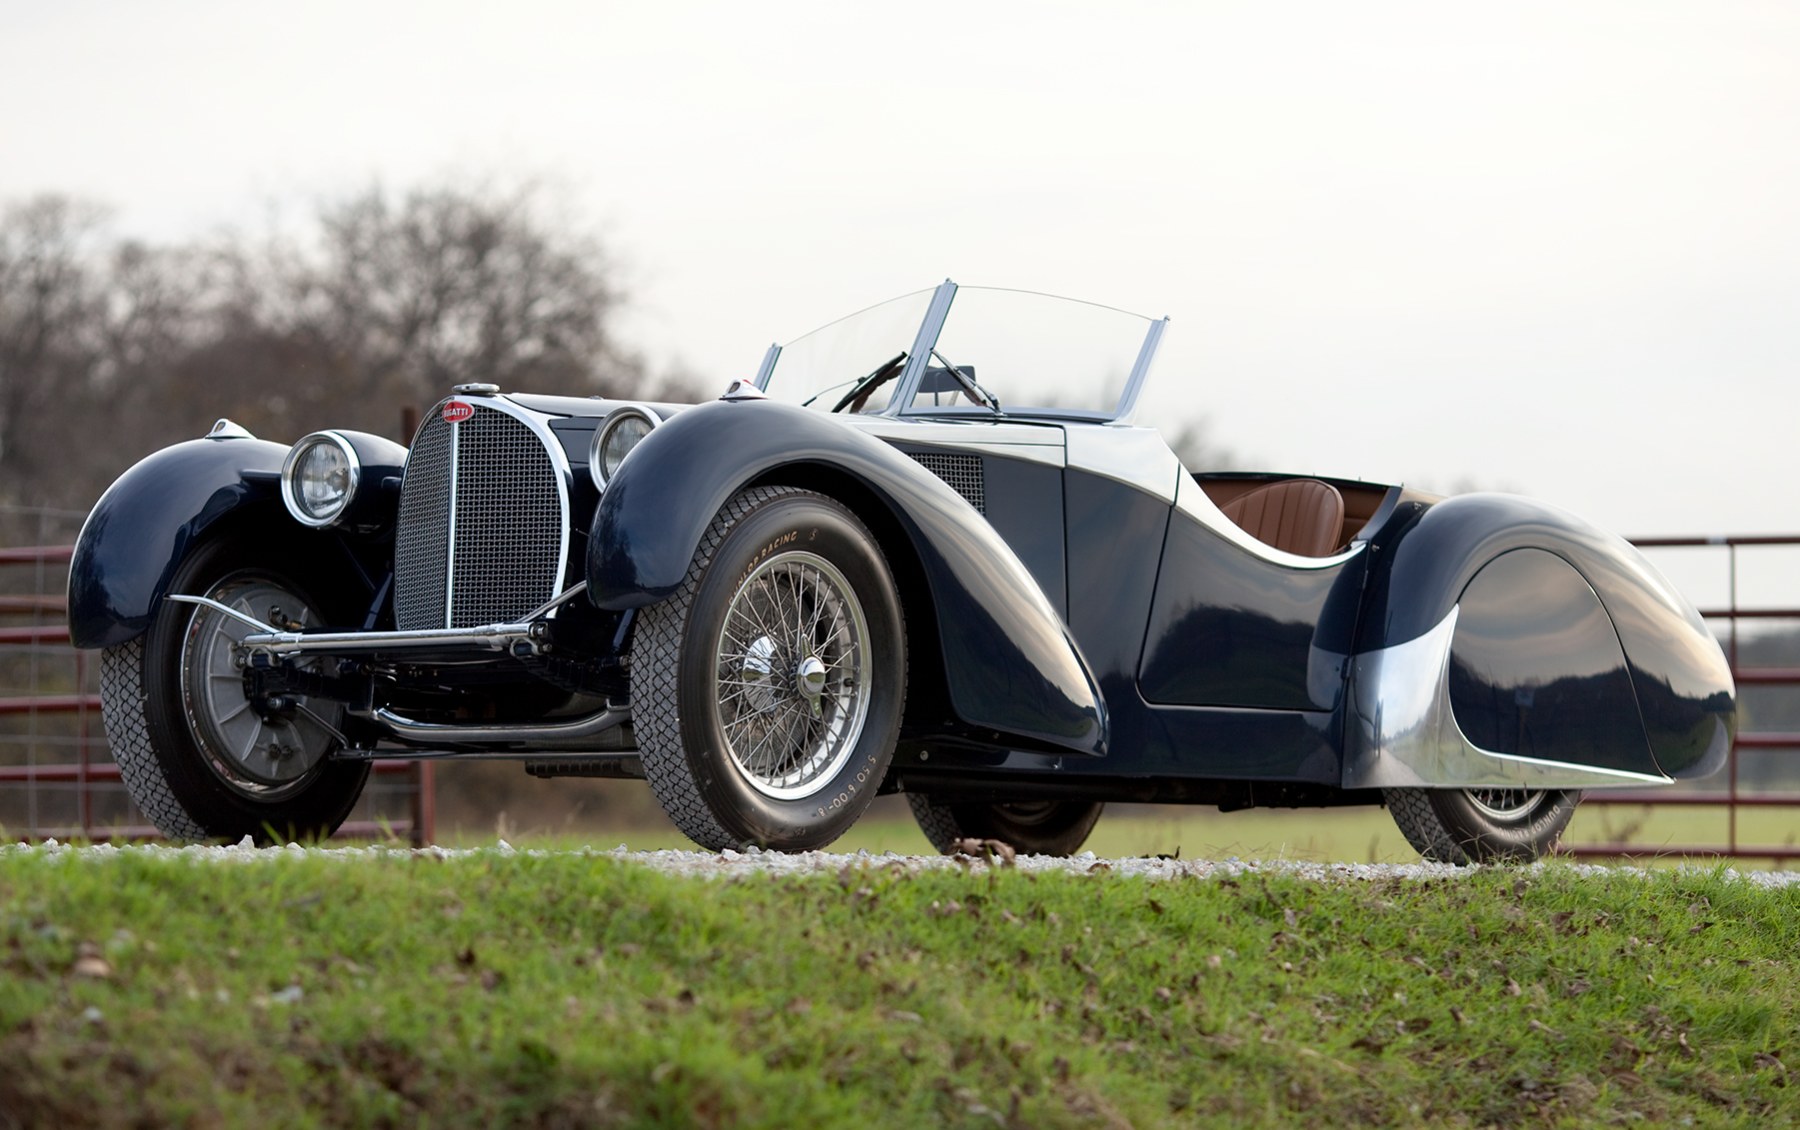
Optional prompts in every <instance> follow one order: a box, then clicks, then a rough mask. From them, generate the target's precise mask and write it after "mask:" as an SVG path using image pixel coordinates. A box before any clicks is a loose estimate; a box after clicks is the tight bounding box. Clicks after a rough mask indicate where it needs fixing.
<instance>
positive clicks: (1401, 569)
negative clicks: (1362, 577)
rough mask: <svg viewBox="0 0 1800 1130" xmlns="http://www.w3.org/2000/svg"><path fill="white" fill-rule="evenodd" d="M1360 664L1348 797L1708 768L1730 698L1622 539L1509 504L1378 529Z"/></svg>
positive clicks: (1692, 619) (1473, 505)
mask: <svg viewBox="0 0 1800 1130" xmlns="http://www.w3.org/2000/svg"><path fill="white" fill-rule="evenodd" d="M1382 541H1383V544H1380V545H1379V546H1378V552H1379V558H1378V560H1377V562H1376V563H1375V566H1374V568H1373V570H1372V572H1371V578H1370V593H1369V598H1368V603H1367V605H1366V606H1365V612H1364V616H1363V621H1362V628H1361V633H1360V639H1359V642H1358V647H1357V655H1356V658H1355V660H1354V662H1353V667H1352V675H1351V679H1352V688H1351V696H1350V702H1351V708H1350V712H1349V717H1348V719H1347V726H1346V741H1345V746H1346V751H1345V769H1344V783H1345V785H1346V786H1348V787H1376V786H1383V787H1391V786H1395V785H1404V786H1415V785H1431V786H1480V787H1485V786H1492V787H1530V788H1540V787H1541V788H1596V787H1605V786H1609V785H1611V786H1619V785H1639V784H1645V783H1656V782H1662V781H1665V780H1667V779H1668V778H1670V777H1672V776H1681V777H1691V776H1700V775H1703V774H1705V773H1709V772H1712V771H1713V770H1714V769H1716V768H1717V767H1718V766H1719V765H1720V764H1721V763H1722V762H1723V759H1724V756H1725V753H1726V751H1727V750H1728V749H1729V748H1730V744H1731V738H1732V735H1733V733H1734V731H1735V726H1736V715H1735V709H1736V705H1735V689H1734V686H1733V683H1732V679H1731V674H1730V669H1729V667H1728V666H1727V664H1726V662H1725V658H1724V655H1723V653H1722V652H1721V651H1720V649H1719V646H1718V643H1717V642H1716V641H1715V640H1714V639H1713V637H1712V635H1711V633H1710V632H1708V631H1707V629H1706V626H1705V623H1704V622H1703V621H1702V620H1701V619H1700V616H1699V614H1698V613H1697V612H1696V611H1695V610H1694V608H1693V606H1692V605H1691V604H1689V603H1688V601H1687V600H1686V599H1685V598H1684V597H1682V596H1681V594H1680V593H1678V592H1676V591H1675V589H1674V588H1673V587H1672V586H1671V585H1669V583H1668V582H1667V581H1666V580H1665V579H1663V577H1662V576H1661V574H1659V573H1658V572H1657V571H1656V570H1655V568H1654V567H1653V566H1652V565H1651V564H1650V563H1649V562H1648V561H1647V560H1645V558H1644V557H1643V555H1642V554H1641V553H1639V552H1638V551H1637V550H1636V549H1635V548H1634V547H1633V546H1631V545H1630V544H1629V543H1628V542H1626V541H1625V540H1624V539H1622V538H1619V537H1616V536H1614V535H1612V534H1608V533H1605V532H1603V531H1601V530H1598V529H1595V528H1594V527H1592V526H1590V525H1588V524H1587V523H1586V522H1583V521H1582V520H1581V519H1579V518H1576V517H1574V516H1573V515H1571V514H1568V513H1566V512H1564V511H1562V510H1558V509H1556V508H1554V507H1551V506H1547V505H1544V504H1542V503H1538V502H1534V501H1531V500H1528V499H1523V498H1515V497H1511V496H1505V495H1490V494H1473V495H1462V496H1459V497H1456V498H1451V499H1447V500H1444V501H1442V502H1438V503H1437V504H1435V505H1432V506H1430V507H1429V508H1424V507H1421V508H1420V509H1419V510H1418V511H1416V512H1415V513H1414V515H1413V516H1412V520H1411V521H1409V522H1407V523H1405V524H1404V525H1403V527H1402V528H1400V529H1398V530H1396V531H1393V532H1390V533H1387V534H1385V536H1384V538H1383V539H1382Z"/></svg>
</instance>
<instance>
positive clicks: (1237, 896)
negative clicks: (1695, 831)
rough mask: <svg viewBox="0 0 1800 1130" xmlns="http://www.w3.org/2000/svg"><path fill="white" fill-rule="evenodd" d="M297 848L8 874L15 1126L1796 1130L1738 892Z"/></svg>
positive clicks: (1798, 995)
mask: <svg viewBox="0 0 1800 1130" xmlns="http://www.w3.org/2000/svg"><path fill="white" fill-rule="evenodd" d="M270 854H271V856H272V858H267V859H263V860H260V861H257V862H249V863H225V864H218V863H212V864H208V863H204V862H201V861H196V860H192V859H189V858H179V857H168V856H152V855H147V854H144V853H140V852H131V851H127V852H119V853H104V854H101V855H98V856H92V855H90V856H79V857H78V856H74V855H71V854H67V853H65V854H60V855H58V854H48V853H44V852H22V851H5V852H0V1126H6V1125H11V1124H16V1125H34V1126H35V1125H57V1126H81V1125H89V1124H97V1125H126V1124H134V1125H135V1124H150V1125H198V1126H207V1125H240V1124H248V1123H252V1122H254V1123H258V1124H272V1125H284V1126H285V1125H331V1126H338V1125H380V1124H404V1125H413V1124H419V1123H422V1122H428V1123H432V1124H442V1125H458V1126H464V1125H467V1126H489V1125H500V1124H505V1125H598V1126H606V1125H653V1124H664V1125H699V1126H708V1125H717V1126H784V1127H785V1126H793V1125H815V1126H858V1127H868V1126H875V1125H881V1126H889V1125H892V1126H937V1125H968V1126H992V1125H996V1124H999V1125H1007V1126H1091V1125H1124V1124H1128V1123H1129V1124H1134V1125H1163V1124H1170V1125H1176V1124H1202V1123H1203V1124H1209V1125H1216V1124H1241V1125H1259V1124H1314V1125H1337V1124H1343V1123H1349V1122H1355V1123H1370V1122H1373V1123H1396V1122H1398V1123H1417V1122H1427V1123H1434V1124H1448V1125H1461V1124H1467V1125H1487V1124H1507V1125H1511V1124H1519V1123H1529V1124H1567V1125H1587V1124H1593V1123H1604V1122H1614V1121H1638V1120H1643V1121H1648V1122H1651V1123H1676V1122H1682V1121H1684V1120H1691V1121H1692V1122H1694V1123H1697V1124H1730V1123H1749V1122H1752V1121H1765V1120H1766V1121H1775V1122H1786V1121H1791V1120H1792V1119H1793V1117H1794V1116H1795V1115H1796V1114H1800V1101H1797V1099H1796V1096H1797V1095H1800V1086H1795V1087H1790V1086H1789V1084H1790V1083H1794V1084H1800V1080H1794V1079H1793V1078H1791V1075H1790V1072H1789V1070H1788V1066H1787V1065H1788V1063H1789V1061H1790V1060H1800V1048H1796V1046H1795V1044H1796V1035H1795V1034H1796V1032H1800V977H1796V972H1797V970H1796V964H1797V963H1796V958H1795V954H1796V953H1797V952H1800V913H1796V912H1797V911H1800V889H1795V888H1786V889H1779V890H1768V889H1761V888H1758V887H1755V886H1754V885H1752V884H1750V883H1748V882H1745V881H1742V880H1738V879H1735V878H1734V877H1733V876H1732V875H1731V873H1730V872H1727V871H1723V870H1718V869H1715V870H1709V871H1700V872H1696V871H1663V872H1653V873H1642V872H1623V873H1616V874H1607V873H1600V874H1593V873H1578V872H1576V871H1574V870H1573V869H1570V868H1567V867H1564V866H1559V865H1551V866H1549V867H1546V868H1543V869H1541V870H1532V871H1525V872H1517V871H1507V870H1477V871H1474V872H1471V873H1466V874H1461V875H1458V876H1456V877H1455V878H1451V879H1432V880H1409V881H1382V882H1361V883H1359V882H1322V883H1315V882H1305V881H1301V880H1298V879H1295V878H1292V877H1289V876H1286V875H1283V874H1279V873H1277V874H1266V873H1254V872H1252V873H1245V874H1239V875H1237V876H1235V877H1229V878H1211V879H1193V878H1186V879H1177V880H1172V881H1167V882H1155V881H1145V880H1133V879H1122V878H1119V877H1116V876H1114V875H1112V874H1109V873H1107V872H1106V871H1104V870H1101V871H1099V872H1098V873H1095V874H1091V875H1069V876H1065V875H1054V876H1036V877H1034V876H1031V875H1025V874H1020V873H1017V872H1011V871H1002V872H999V873H995V874H991V875H990V874H985V873H983V872H982V871H980V870H979V869H977V870H974V871H971V872H963V871H954V870H953V871H948V872H941V873H931V874H925V875H916V876H909V875H905V874H903V873H900V872H899V870H898V869H897V868H894V867H891V866H886V867H884V866H883V865H881V863H880V862H879V860H876V861H873V862H871V863H870V864H868V865H867V866H865V867H861V868H857V867H848V866H847V867H846V869H845V870H844V871H843V872H841V873H840V874H837V875H835V876H832V875H824V876H815V877H811V878H806V879H792V878H790V879H773V878H769V877H766V876H761V875H756V876H747V877H745V878H742V879H737V880H718V881H707V880H699V879H687V878H675V877H668V876H664V875H660V874H657V873H653V872H650V871H647V870H644V869H642V868H639V867H636V866H633V865H630V864H629V863H625V862H622V861H619V860H615V859H609V858H608V857H606V856H605V855H604V854H599V855H596V854H583V853H565V854H551V855H535V854H523V853H520V854H510V853H501V852H481V853H477V854H474V855H471V856H466V857H458V858H452V859H448V860H444V859H438V858H433V857H432V856H429V855H423V856H414V855H412V854H411V853H400V852H392V853H382V854H380V855H377V856H375V857H374V858H367V859H360V860H355V859H352V860H345V859H320V858H306V857H289V856H287V855H285V854H282V853H270ZM1795 1066H1796V1067H1800V1063H1797V1064H1795Z"/></svg>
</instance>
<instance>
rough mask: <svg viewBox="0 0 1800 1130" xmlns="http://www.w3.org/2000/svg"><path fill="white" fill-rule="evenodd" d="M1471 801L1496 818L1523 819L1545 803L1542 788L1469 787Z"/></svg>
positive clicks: (1479, 809)
mask: <svg viewBox="0 0 1800 1130" xmlns="http://www.w3.org/2000/svg"><path fill="white" fill-rule="evenodd" d="M1466 795H1467V796H1468V798H1469V803H1470V804H1471V805H1473V806H1474V807H1475V808H1476V809H1477V810H1478V811H1480V812H1482V813H1484V814H1485V815H1487V816H1490V817H1492V818H1493V819H1495V820H1504V821H1514V820H1523V819H1525V818H1526V817H1528V816H1530V815H1531V814H1532V813H1533V812H1534V811H1536V810H1537V808H1538V806H1539V805H1541V804H1543V803H1544V799H1545V797H1547V796H1548V795H1549V794H1548V793H1546V792H1544V790H1542V789H1468V790H1466Z"/></svg>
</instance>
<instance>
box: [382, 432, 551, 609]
mask: <svg viewBox="0 0 1800 1130" xmlns="http://www.w3.org/2000/svg"><path fill="white" fill-rule="evenodd" d="M561 486H562V471H561V469H560V468H559V467H558V466H557V464H556V463H555V461H554V460H553V458H552V456H551V454H550V452H549V450H548V449H547V448H546V447H545V445H544V442H543V441H542V440H540V439H539V438H538V436H537V433H536V432H534V431H533V430H532V429H531V427H530V426H529V425H527V424H526V423H525V422H524V421H523V420H520V419H517V418H515V417H513V416H511V415H509V414H508V413H506V412H502V411H499V410H497V409H495V408H492V407H488V406H485V405H479V404H478V405H477V406H476V407H475V410H474V414H473V415H472V416H470V417H469V418H468V419H466V420H463V421H462V422H461V423H456V424H451V423H446V422H445V421H444V420H443V419H442V418H441V416H440V415H437V414H434V415H433V416H432V418H431V419H430V420H428V421H427V422H426V424H425V426H424V427H422V428H420V429H419V434H418V436H417V437H416V438H415V439H414V441H413V447H412V452H411V454H409V455H408V456H407V461H406V479H405V482H404V483H403V484H402V486H401V488H400V517H399V529H398V533H397V536H396V541H395V547H394V622H395V626H396V627H398V628H400V629H401V630H402V631H414V630H419V629H426V628H470V627H477V626H479V625H482V624H493V623H505V622H511V621H516V620H518V619H520V618H522V617H523V616H525V614H526V613H528V612H530V611H532V610H533V609H535V608H537V607H539V606H540V605H542V604H544V603H545V602H546V601H548V600H549V599H550V598H551V597H553V596H555V595H556V591H557V587H558V586H559V585H560V584H561V582H562V573H563V553H564V546H566V545H567V544H568V543H567V540H566V535H565V531H564V529H563V525H564V522H565V520H566V519H565V503H564V501H563V498H564V496H563V493H562V490H561Z"/></svg>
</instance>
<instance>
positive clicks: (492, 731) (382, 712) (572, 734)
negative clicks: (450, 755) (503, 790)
mask: <svg viewBox="0 0 1800 1130" xmlns="http://www.w3.org/2000/svg"><path fill="white" fill-rule="evenodd" d="M369 718H370V720H371V721H373V722H374V723H375V724H376V725H378V726H380V727H381V728H382V729H383V730H385V731H387V734H388V736H389V737H394V738H398V739H400V740H401V741H407V742H420V743H428V744H431V745H444V744H447V745H495V744H507V745H520V746H525V747H529V748H530V749H533V750H558V751H562V750H570V751H576V752H582V753H623V752H625V751H627V750H632V751H635V749H636V744H637V743H636V742H635V741H631V740H629V738H628V737H627V735H626V734H623V733H621V732H620V731H621V729H622V728H623V727H624V726H625V725H626V724H627V723H629V722H630V721H631V707H630V706H627V705H621V704H617V703H612V702H608V703H607V704H606V709H604V710H601V711H598V712H596V713H593V714H590V715H588V716H586V717H585V718H576V719H572V720H571V721H568V722H548V723H546V722H511V723H504V724H499V725H465V724H462V723H458V722H418V721H414V720H413V719H411V718H408V717H406V716H405V715H404V714H400V713H397V712H396V711H393V710H389V709H388V708H386V707H381V708H379V709H377V710H376V711H374V712H373V713H372V714H370V715H369ZM504 752H505V751H502V753H504Z"/></svg>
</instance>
